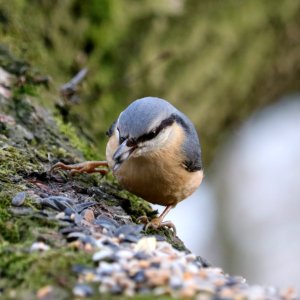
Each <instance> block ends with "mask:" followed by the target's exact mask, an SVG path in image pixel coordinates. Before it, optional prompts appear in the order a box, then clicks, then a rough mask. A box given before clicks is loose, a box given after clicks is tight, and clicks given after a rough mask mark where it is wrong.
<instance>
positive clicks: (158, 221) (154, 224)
mask: <svg viewBox="0 0 300 300" xmlns="http://www.w3.org/2000/svg"><path fill="white" fill-rule="evenodd" d="M173 207H174V206H173V205H168V206H167V207H166V208H165V210H164V211H163V212H162V213H161V214H160V215H159V216H158V217H157V218H154V219H152V220H151V221H149V220H148V218H147V217H146V216H141V217H139V218H138V219H137V220H138V221H139V222H141V223H144V224H146V227H145V229H146V230H148V229H149V228H154V229H158V228H161V227H168V228H171V229H173V232H174V234H175V235H176V228H175V225H174V224H173V223H172V222H171V221H165V222H163V219H164V217H165V216H166V215H167V213H168V212H169V211H170V210H171V209H172V208H173Z"/></svg>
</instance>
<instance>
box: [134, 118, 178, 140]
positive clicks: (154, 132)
mask: <svg viewBox="0 0 300 300" xmlns="http://www.w3.org/2000/svg"><path fill="white" fill-rule="evenodd" d="M175 119H176V118H175V115H171V116H170V117H169V118H167V119H165V120H163V121H162V122H161V123H160V124H159V126H157V127H156V128H155V129H153V130H151V131H150V132H148V133H146V134H143V135H142V136H140V137H139V138H138V139H137V143H141V142H145V141H149V140H152V139H154V138H155V137H156V136H157V135H158V134H159V133H160V132H161V131H162V130H163V129H165V128H166V127H168V126H171V125H172V124H173V123H174V122H175Z"/></svg>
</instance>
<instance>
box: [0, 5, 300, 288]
mask: <svg viewBox="0 0 300 300" xmlns="http://www.w3.org/2000/svg"><path fill="white" fill-rule="evenodd" d="M4 47H6V48H9V49H10V50H11V51H12V52H13V53H15V55H17V56H19V57H22V58H23V59H26V60H27V61H28V62H30V63H31V64H32V65H33V66H36V67H38V68H39V71H40V72H41V73H42V74H47V75H50V76H51V78H52V80H51V85H50V90H49V91H48V93H45V97H44V98H43V99H37V101H39V102H42V104H43V105H46V106H47V107H49V108H51V109H53V110H56V112H58V113H61V114H63V116H64V120H65V122H72V123H73V124H77V125H78V130H79V131H81V134H84V135H85V136H86V137H87V138H88V139H89V140H90V141H91V143H93V144H94V145H95V147H96V148H97V149H99V159H101V158H103V156H104V152H105V151H104V145H105V141H106V139H105V134H104V133H105V131H106V130H107V128H108V126H109V125H110V124H111V123H112V122H113V121H114V119H115V118H116V117H117V116H118V114H119V113H120V111H121V110H122V109H124V108H125V107H126V106H127V105H128V104H129V103H130V102H131V101H132V100H134V99H137V98H141V97H144V96H150V95H151V96H157V97H161V98H165V99H167V100H169V101H170V102H171V103H173V104H174V105H175V106H177V107H178V108H179V109H181V110H182V111H183V112H185V113H186V114H187V115H188V116H189V117H190V118H191V119H192V121H193V122H194V123H195V125H196V127H197V130H198V133H199V135H200V137H201V143H202V148H203V160H204V163H205V174H206V177H205V180H204V183H203V184H202V185H201V187H200V189H199V191H197V193H195V194H194V195H193V196H192V197H191V198H190V199H188V200H186V201H183V202H182V203H180V204H179V205H178V207H177V208H176V209H174V210H173V212H172V213H170V216H169V218H170V219H172V220H173V222H174V223H175V224H176V227H177V229H178V232H179V236H180V237H181V238H182V239H183V240H184V241H185V243H186V245H187V246H188V247H189V248H190V249H191V250H193V251H194V252H195V253H196V254H198V255H201V256H203V257H205V258H207V259H208V260H209V261H210V262H211V263H212V264H213V265H216V266H220V267H222V268H224V270H225V272H229V273H231V274H232V275H234V274H237V275H242V276H244V277H246V278H247V280H248V281H249V282H250V283H252V284H255V283H259V284H265V285H268V284H272V285H277V286H281V287H287V286H290V285H294V286H297V287H298V289H299V290H300V283H299V280H298V278H299V277H300V262H299V261H300V260H299V258H300V238H299V237H300V92H299V91H300V2H299V1H295V0H265V1H261V0H244V1H238V0H223V1H202V0H140V1H135V0H124V1H118V0H90V1H80V0H59V1H58V0H31V1H29V0H27V1H26V0H10V1H1V2H0V51H1V48H2V49H3V48H4ZM84 67H87V68H88V69H89V72H88V77H87V78H86V79H85V81H84V82H83V85H82V87H81V90H80V99H77V100H76V101H73V102H72V101H69V100H66V99H58V96H56V95H57V93H56V94H55V93H53V92H51V90H52V91H53V89H56V90H58V89H59V88H60V87H61V85H62V84H63V83H65V82H67V81H69V80H70V78H71V77H73V76H74V75H75V74H76V73H77V72H78V71H80V70H81V69H82V68H84ZM298 93H299V94H298ZM298 234H299V235H298Z"/></svg>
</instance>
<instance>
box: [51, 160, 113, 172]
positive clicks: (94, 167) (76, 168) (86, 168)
mask: <svg viewBox="0 0 300 300" xmlns="http://www.w3.org/2000/svg"><path fill="white" fill-rule="evenodd" d="M99 167H108V164H107V162H106V161H85V162H82V163H79V164H72V165H66V164H64V163H62V162H58V163H56V164H55V165H53V166H52V167H51V169H50V173H52V172H53V171H56V170H68V171H70V175H74V174H76V173H100V174H102V175H105V174H106V173H107V172H108V170H107V169H102V168H101V169H99Z"/></svg>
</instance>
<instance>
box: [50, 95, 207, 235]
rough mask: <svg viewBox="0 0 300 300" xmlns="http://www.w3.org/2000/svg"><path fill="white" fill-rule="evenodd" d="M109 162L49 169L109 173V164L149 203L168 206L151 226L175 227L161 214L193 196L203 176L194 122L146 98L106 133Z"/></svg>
mask: <svg viewBox="0 0 300 300" xmlns="http://www.w3.org/2000/svg"><path fill="white" fill-rule="evenodd" d="M107 134H108V137H109V140H108V143H107V147H106V159H107V162H105V161H89V162H84V163H80V164H75V165H65V164H62V163H57V164H55V165H54V166H53V167H52V169H51V170H54V169H67V170H71V173H76V172H77V173H91V172H100V173H102V174H105V173H106V170H103V169H101V168H100V169H99V168H98V167H103V166H108V167H109V168H110V169H111V170H112V172H113V174H114V176H115V177H116V178H117V180H118V181H119V183H120V184H121V186H123V187H124V188H125V189H126V190H128V191H130V192H132V193H134V194H135V195H137V196H140V197H142V198H143V199H145V200H147V201H148V202H151V203H154V204H160V205H163V206H166V208H165V210H164V211H163V213H162V214H161V215H160V216H159V217H157V218H154V219H152V220H151V221H150V222H149V221H148V219H147V218H146V217H144V216H143V217H141V218H139V220H140V221H143V222H144V223H146V224H147V225H146V229H147V228H148V227H153V228H159V227H163V226H166V227H171V228H173V230H174V231H175V226H174V225H173V224H172V223H171V222H170V221H166V222H163V218H164V217H165V216H166V214H167V213H168V212H169V211H170V209H171V208H173V207H175V206H176V204H177V203H178V202H180V201H182V200H183V199H185V198H187V197H188V196H190V195H191V194H192V193H193V192H194V191H195V190H196V189H197V188H198V186H199V185H200V184H201V182H202V179H203V170H202V161H201V149H200V143H199V139H198V136H197V132H196V130H195V127H194V125H193V124H192V122H191V121H190V120H189V119H188V118H187V116H185V115H184V114H183V113H182V112H180V111H179V110H178V109H176V108H175V107H174V106H173V105H171V104H170V103H169V102H167V101H165V100H163V99H159V98H154V97H146V98H142V99H139V100H136V101H134V102H133V103H131V104H130V105H129V106H128V107H127V108H126V109H125V110H124V111H123V112H121V114H120V116H119V117H118V119H117V120H116V121H115V122H114V123H113V125H112V126H111V127H110V129H109V130H108V132H107Z"/></svg>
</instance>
